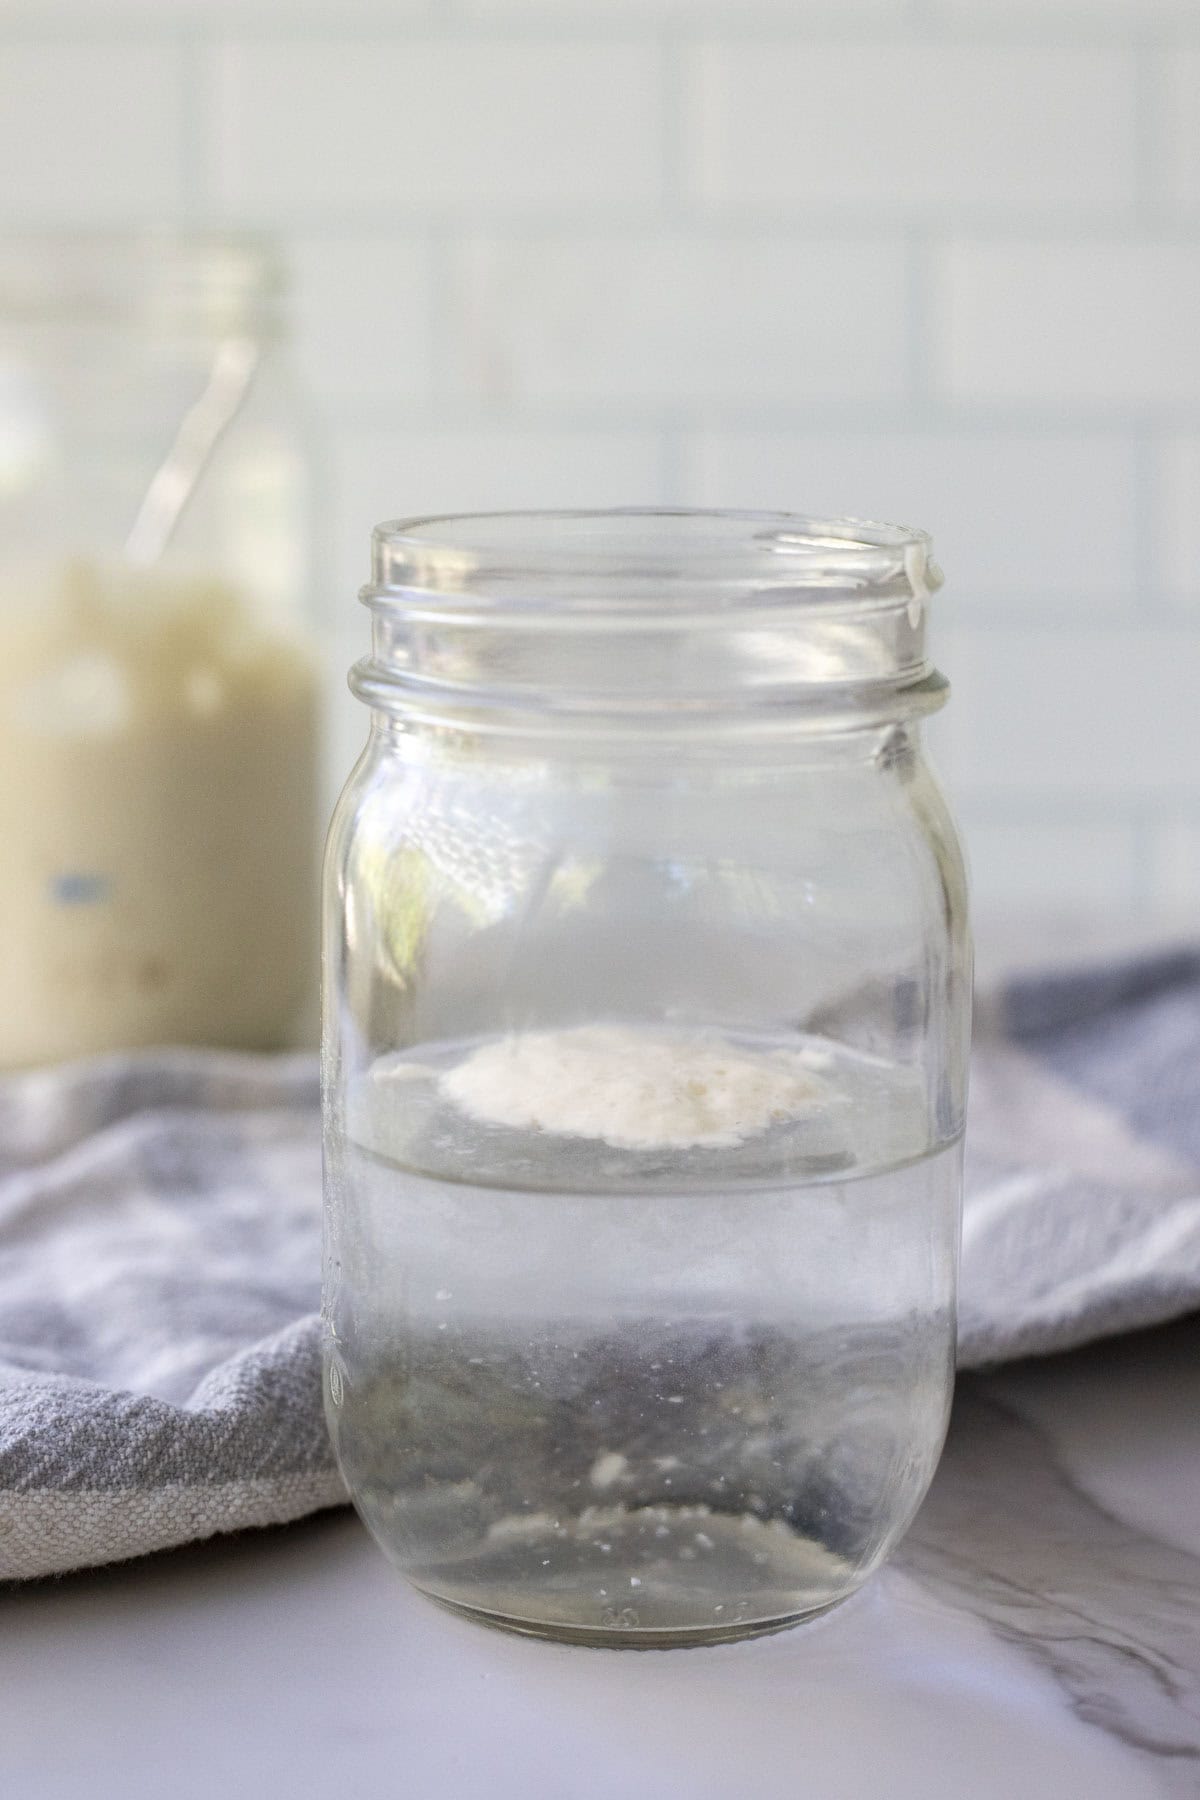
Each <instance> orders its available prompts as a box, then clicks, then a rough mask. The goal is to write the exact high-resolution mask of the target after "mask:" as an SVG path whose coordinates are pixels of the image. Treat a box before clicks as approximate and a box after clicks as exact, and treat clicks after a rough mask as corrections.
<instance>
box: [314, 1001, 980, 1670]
mask: <svg viewBox="0 0 1200 1800" xmlns="http://www.w3.org/2000/svg"><path fill="white" fill-rule="evenodd" d="M930 1135H931V1134H930V1125H929V1116H928V1105H927V1101H926V1098H925V1095H924V1092H923V1089H922V1087H921V1084H920V1082H919V1080H918V1078H917V1076H916V1075H915V1073H914V1072H913V1071H912V1070H910V1069H906V1068H902V1067H899V1066H896V1065H891V1064H887V1063H884V1062H881V1061H878V1060H875V1059H872V1058H869V1057H866V1056H862V1055H858V1054H855V1053H853V1052H851V1051H849V1050H847V1049H845V1048H843V1047H841V1046H839V1045H836V1044H834V1043H831V1042H828V1041H826V1040H822V1039H818V1038H800V1037H796V1036H794V1035H793V1036H789V1037H788V1038H787V1039H779V1040H768V1039H763V1038H749V1037H745V1036H741V1035H735V1034H726V1033H722V1032H718V1031H715V1030H714V1031H703V1030H685V1029H682V1028H680V1029H667V1028H650V1027H637V1026H627V1025H622V1024H619V1023H600V1024H595V1025H589V1026H582V1027H575V1028H570V1029H564V1030H561V1031H539V1032H530V1033H525V1034H517V1035H514V1036H510V1037H506V1038H502V1039H494V1040H489V1041H485V1042H479V1043H458V1044H441V1045H430V1046H426V1047H424V1048H422V1049H420V1050H414V1051H412V1052H410V1053H407V1054H405V1055H403V1056H391V1057H384V1058H382V1059H380V1060H379V1061H378V1062H377V1063H376V1064H375V1065H374V1066H373V1067H372V1068H371V1069H370V1071H369V1072H368V1073H367V1074H366V1075H365V1076H364V1077H362V1078H361V1079H360V1080H359V1081H358V1083H357V1084H356V1085H354V1086H353V1087H352V1089H351V1092H350V1094H349V1097H348V1106H347V1135H346V1141H345V1142H344V1144H343V1145H342V1146H341V1148H340V1152H339V1153H338V1154H336V1155H335V1156H334V1158H332V1159H331V1161H332V1167H331V1170H330V1174H331V1178H332V1180H333V1182H334V1183H335V1186H336V1190H337V1192H336V1205H335V1207H334V1208H333V1209H332V1216H333V1217H335V1218H340V1220H341V1224H340V1229H339V1230H338V1232H337V1234H336V1236H335V1237H334V1238H333V1240H332V1241H331V1244H330V1259H329V1260H330V1279H329V1294H328V1297H327V1312H328V1315H329V1319H330V1323H331V1327H332V1331H333V1334H334V1339H335V1342H334V1356H333V1360H332V1362H331V1372H330V1383H329V1389H330V1419H331V1425H332V1428H333V1432H334V1436H335V1440H336V1443H337V1448H338V1454H339V1456H340V1458H341V1461H342V1464H343V1468H344V1470H345V1472H346V1474H347V1477H348V1479H349V1481H350V1483H351V1485H352V1487H353V1489H354V1491H355V1493H356V1496H357V1498H358V1503H359V1505H360V1507H361V1510H362V1512H363V1514H364V1516H365V1517H366V1519H367V1522H368V1524H369V1525H370V1526H371V1529H372V1530H373V1532H374V1533H375V1535H376V1536H377V1538H378V1539H379V1541H380V1542H381V1543H382V1545H383V1546H384V1548H385V1549H386V1550H388V1551H389V1552H390V1553H391V1554H392V1555H393V1556H394V1557H395V1559H396V1560H397V1561H399V1562H401V1563H402V1564H403V1565H404V1566H405V1567H406V1568H407V1569H408V1571H409V1573H410V1574H411V1575H412V1576H413V1578H414V1579H415V1580H416V1581H417V1583H418V1584H419V1585H420V1586H422V1587H423V1588H425V1589H426V1591H427V1592H429V1593H430V1594H432V1595H433V1596H435V1597H436V1598H438V1599H441V1600H443V1601H445V1602H447V1603H449V1604H451V1605H453V1606H457V1607H460V1608H463V1609H466V1610H469V1611H470V1612H472V1613H474V1614H477V1615H483V1616H485V1617H489V1618H492V1619H494V1620H497V1621H502V1622H505V1623H508V1624H510V1625H516V1626H517V1627H518V1628H524V1629H528V1630H532V1631H550V1632H552V1633H553V1634H554V1635H558V1636H562V1635H567V1636H572V1635H574V1636H577V1637H578V1638H579V1639H581V1640H585V1641H591V1642H599V1643H603V1642H608V1641H616V1640H617V1639H621V1640H622V1641H628V1640H629V1639H630V1638H632V1639H634V1640H636V1641H639V1642H643V1643H647V1644H653V1643H655V1642H656V1641H657V1642H664V1641H671V1642H679V1641H686V1636H687V1633H688V1630H689V1629H694V1630H695V1632H696V1634H697V1636H698V1637H699V1636H701V1635H702V1636H703V1637H704V1639H705V1640H706V1641H711V1640H712V1637H713V1634H714V1632H715V1633H721V1632H722V1631H725V1630H727V1631H728V1634H729V1635H730V1636H740V1635H744V1634H745V1633H746V1632H747V1630H752V1629H753V1628H754V1626H755V1625H761V1626H763V1627H764V1628H766V1627H769V1626H774V1625H778V1624H781V1623H785V1622H788V1621H790V1620H792V1619H795V1618H797V1617H799V1616H802V1615H803V1614H805V1613H809V1612H814V1611H817V1610H820V1609H821V1608H822V1607H824V1606H826V1605H828V1604H830V1603H831V1602H832V1601H833V1600H834V1599H836V1598H839V1597H840V1596H841V1595H842V1594H843V1593H845V1592H846V1591H847V1590H848V1588H849V1587H850V1586H852V1585H854V1582H855V1581H856V1579H857V1578H858V1576H859V1574H860V1573H861V1572H862V1571H863V1570H865V1569H866V1568H869V1567H870V1566H872V1565H873V1564H874V1563H875V1562H876V1561H878V1560H879V1559H880V1558H881V1557H882V1556H883V1554H884V1553H885V1552H886V1550H887V1549H888V1547H889V1546H890V1544H891V1542H892V1541H893V1540H894V1539H895V1537H896V1536H898V1535H899V1533H900V1531H901V1530H902V1529H903V1527H904V1525H905V1524H906V1523H907V1522H908V1518H909V1517H910V1516H911V1512H912V1511H913V1510H914V1509H915V1506H916V1504H917V1503H918V1502H919V1499H920V1497H921V1495H922V1494H923V1492H924V1490H925V1487H926V1485H927V1482H928V1479H929V1476H930V1474H931V1471H932V1465H933V1462H934V1461H935V1460H936V1454H937V1448H938V1446H939V1444H940V1438H941V1431H942V1427H943V1425H944V1414H945V1406H946V1395H947V1386H948V1384H947V1370H948V1362H949V1359H950V1358H951V1357H952V1353H953V1342H952V1321H951V1316H950V1311H949V1309H948V1306H947V1296H948V1295H950V1294H952V1292H953V1264H954V1257H955V1229H954V1219H955V1208H954V1204H953V1195H954V1194H955V1192H956V1191H957V1182H958V1180H959V1161H960V1150H959V1146H958V1144H957V1142H949V1143H943V1144H940V1145H937V1146H936V1147H934V1148H933V1149H931V1148H930ZM347 1324H350V1325H352V1329H350V1330H347V1331H345V1332H342V1331H340V1330H339V1326H340V1325H347ZM914 1445H917V1446H921V1447H922V1448H921V1450H920V1451H919V1452H918V1453H916V1454H914V1452H913V1446H914Z"/></svg>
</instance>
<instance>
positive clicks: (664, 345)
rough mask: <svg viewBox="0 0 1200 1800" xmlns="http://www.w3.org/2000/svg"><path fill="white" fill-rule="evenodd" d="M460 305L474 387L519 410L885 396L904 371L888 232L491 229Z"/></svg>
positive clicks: (899, 262) (893, 250) (899, 268)
mask: <svg viewBox="0 0 1200 1800" xmlns="http://www.w3.org/2000/svg"><path fill="white" fill-rule="evenodd" d="M456 311H457V319H456V328H457V335H458V378H459V381H460V383H461V386H462V387H463V389H464V390H465V391H466V392H468V393H469V394H471V395H472V396H474V397H476V398H481V399H488V400H490V401H493V402H504V403H508V404H511V405H515V406H518V407H520V406H522V405H526V404H529V403H533V404H536V405H552V406H558V407H562V408H565V409H569V408H571V407H574V406H580V407H584V408H602V409H604V410H606V411H619V410H622V409H625V410H628V411H630V412H633V413H637V412H640V411H642V410H643V409H647V408H656V407H663V406H666V407H689V406H693V405H698V404H703V403H714V404H719V403H722V402H726V403H728V404H730V405H732V406H745V405H747V404H751V405H753V404H757V405H759V406H762V405H764V404H767V405H780V404H783V403H787V402H793V403H794V402H797V401H805V400H810V399H817V398H819V399H841V400H864V399H879V400H886V399H890V398H894V397H896V396H897V395H899V394H900V393H901V392H902V391H903V387H904V383H905V297H904V264H903V256H902V252H901V250H900V248H899V247H898V246H897V245H896V244H895V243H893V242H891V241H881V242H869V241H861V242H813V241H811V240H809V241H805V240H803V239H800V240H797V239H791V240H788V239H783V238H775V239H764V238H759V237H743V236H740V235H737V234H732V235H725V236H722V235H712V234H700V233H691V234H689V233H678V232H659V233H655V234H653V235H633V236H628V235H617V234H612V235H605V236H582V235H581V236H574V237H572V238H571V239H569V240H567V241H563V240H561V239H559V238H539V239H536V240H530V241H522V242H515V241H509V242H499V241H495V240H493V241H491V242H488V243H479V244H475V245H471V246H467V247H465V248H464V251H463V253H462V254H461V256H460V258H459V264H458V298H457V306H456Z"/></svg>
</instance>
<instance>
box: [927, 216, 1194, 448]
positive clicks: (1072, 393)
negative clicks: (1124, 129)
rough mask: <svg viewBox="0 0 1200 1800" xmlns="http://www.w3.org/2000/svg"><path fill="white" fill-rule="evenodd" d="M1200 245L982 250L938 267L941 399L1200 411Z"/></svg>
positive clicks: (1029, 245) (1041, 243)
mask: <svg viewBox="0 0 1200 1800" xmlns="http://www.w3.org/2000/svg"><path fill="white" fill-rule="evenodd" d="M1198 318H1200V242H1185V241H1178V240H1173V239H1172V240H1164V239H1157V240H1152V241H1142V242H1135V243H1121V242H1112V241H1091V242H1088V241H1084V242H1078V243H1076V242H1067V241H1048V240H1025V241H1019V242H1009V241H992V242H988V241H986V240H981V239H974V240H971V241H964V242H957V243H952V244H950V245H948V246H947V247H946V248H945V249H944V250H943V251H942V252H941V253H940V255H939V256H938V258H937V269H936V290H935V307H934V318H933V358H934V367H935V373H936V381H937V385H938V387H939V388H940V389H941V391H942V392H943V393H944V394H946V395H947V396H948V397H950V398H951V399H954V400H959V401H962V400H970V401H983V402H987V403H989V404H993V405H1001V406H1003V405H1005V404H1009V403H1017V404H1021V405H1027V404H1029V403H1033V404H1035V405H1036V404H1041V403H1045V404H1049V405H1055V406H1074V407H1076V408H1078V409H1079V410H1081V411H1082V412H1083V413H1085V414H1087V413H1093V412H1095V411H1097V410H1100V409H1103V408H1112V407H1118V408H1129V407H1136V408H1149V407H1156V406H1157V407H1161V408H1164V409H1167V410H1168V411H1171V410H1175V409H1177V408H1180V407H1187V406H1191V407H1196V406H1200V330H1198V329H1197V319H1198Z"/></svg>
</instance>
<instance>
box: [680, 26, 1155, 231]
mask: <svg viewBox="0 0 1200 1800" xmlns="http://www.w3.org/2000/svg"><path fill="white" fill-rule="evenodd" d="M1131 61H1132V57H1131V52H1129V51H1126V50H1121V49H1118V48H1094V49H1093V48H1072V47H1065V46H1057V45H1055V46H1045V45H1042V46H1039V45H1034V44H1028V45H1021V46H1017V47H1014V46H1010V45H988V44H984V45H978V44H970V45H964V44H956V43H933V44H926V43H922V44H893V43H888V44H870V43H868V44H863V43H860V42H855V41H853V40H851V41H847V42H844V43H837V44H826V43H821V42H816V43H810V42H793V43H790V44H789V43H774V42H770V41H762V42H740V43H739V42H738V41H737V40H736V39H735V38H733V37H724V38H720V39H715V40H712V41H709V42H707V43H704V44H701V45H699V46H698V47H697V48H696V49H695V50H694V51H692V52H691V53H690V55H689V58H688V79H689V106H688V118H689V134H688V135H689V140H690V142H689V149H690V158H689V163H690V174H691V182H692V186H693V188H694V191H695V193H696V194H697V196H698V197H699V199H700V200H702V201H704V202H706V203H708V204H710V205H712V206H714V207H717V208H719V209H721V210H725V211H734V212H737V213H743V212H750V213H752V214H753V213H756V212H760V211H762V210H763V209H764V208H784V207H788V206H793V207H805V206H811V207H817V208H831V209H832V208H841V209H849V210H851V211H853V210H855V209H866V210H868V211H870V210H872V209H873V210H875V211H877V212H878V211H892V210H894V211H895V212H897V213H899V214H900V215H902V216H903V217H906V218H915V219H933V218H937V217H939V216H941V215H944V214H945V213H946V212H949V213H951V214H963V213H965V214H966V215H967V216H968V217H970V218H971V219H978V218H981V217H986V216H987V215H988V214H989V213H991V214H999V215H1002V216H1011V217H1019V218H1037V217H1039V216H1041V215H1044V214H1046V215H1055V214H1057V215H1059V216H1063V215H1067V214H1069V215H1070V216H1071V217H1073V218H1085V219H1087V218H1091V219H1112V218H1117V217H1120V216H1122V215H1123V214H1126V213H1127V212H1128V211H1129V208H1130V205H1131V202H1132V199H1133V192H1134V159H1135V127H1134V84H1133V81H1132V79H1131Z"/></svg>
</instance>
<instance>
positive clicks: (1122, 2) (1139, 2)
mask: <svg viewBox="0 0 1200 1800" xmlns="http://www.w3.org/2000/svg"><path fill="white" fill-rule="evenodd" d="M926 4H927V5H929V7H930V9H931V11H932V13H933V14H934V16H940V17H942V18H945V19H951V20H954V21H955V22H956V23H961V24H962V25H963V26H971V25H987V24H996V23H997V22H1000V23H1003V22H1005V21H1008V20H1011V21H1013V22H1015V23H1017V24H1021V25H1034V24H1036V25H1043V24H1048V23H1052V24H1056V25H1058V26H1060V27H1061V28H1063V29H1065V30H1070V29H1071V28H1072V27H1074V28H1075V29H1076V30H1077V31H1078V32H1079V34H1080V36H1081V37H1086V36H1088V35H1089V34H1090V33H1091V32H1092V31H1094V29H1095V27H1096V25H1097V24H1116V25H1121V24H1128V25H1142V26H1144V25H1150V24H1154V23H1155V22H1161V23H1171V22H1178V21H1190V20H1192V19H1194V18H1195V0H926Z"/></svg>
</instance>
